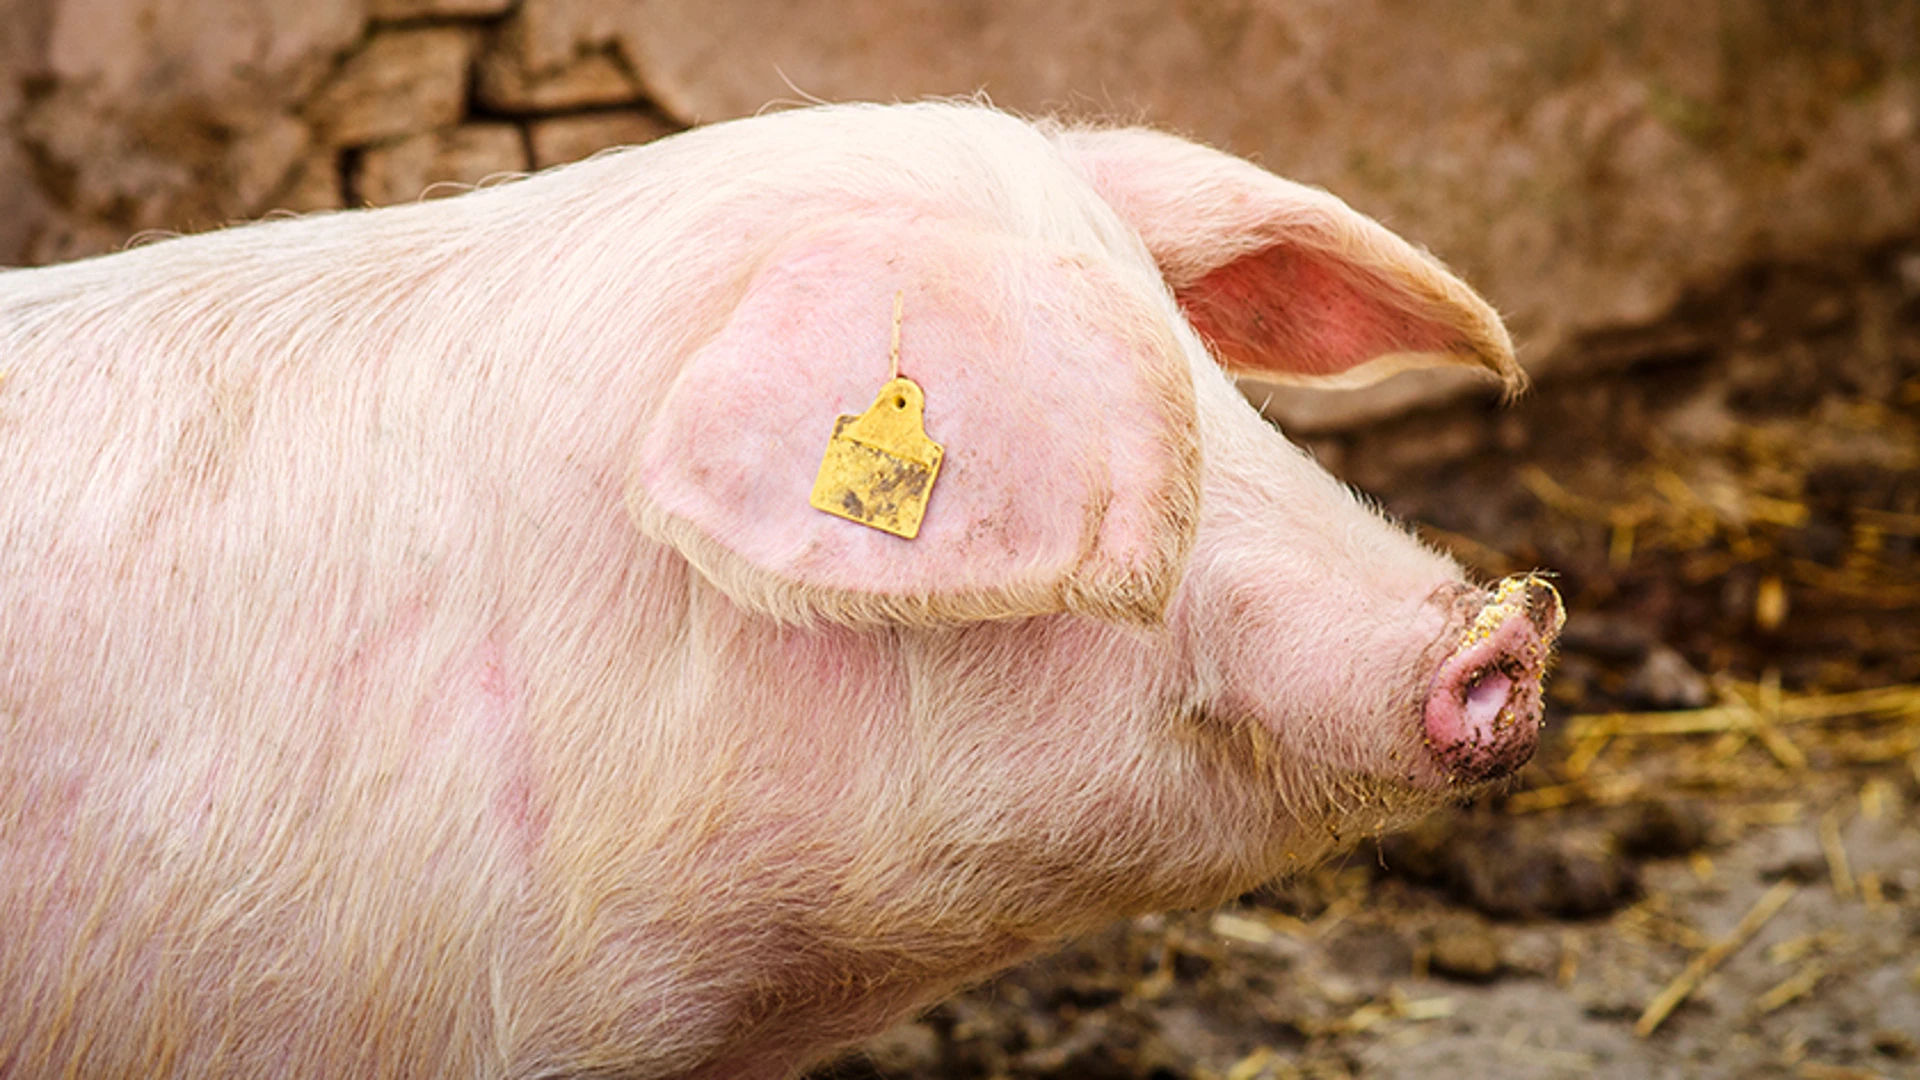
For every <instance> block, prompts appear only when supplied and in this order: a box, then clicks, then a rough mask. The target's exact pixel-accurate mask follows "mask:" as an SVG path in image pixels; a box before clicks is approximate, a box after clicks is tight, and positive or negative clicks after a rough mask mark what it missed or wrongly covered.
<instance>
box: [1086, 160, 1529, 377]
mask: <svg viewBox="0 0 1920 1080" xmlns="http://www.w3.org/2000/svg"><path fill="white" fill-rule="evenodd" d="M1058 138H1059V141H1060V145H1061V147H1062V149H1063V151H1064V152H1065V153H1066V154H1067V156H1068V158H1069V159H1070V160H1073V161H1075V162H1076V163H1077V164H1078V165H1079V167H1080V169H1081V171H1082V173H1083V174H1084V175H1085V176H1086V178H1087V179H1088V180H1089V181H1090V182H1091V183H1092V184H1093V186H1094V188H1095V189H1096V190H1098V191H1099V192H1100V194H1101V195H1102V196H1104V197H1105V198H1106V200H1107V202H1108V203H1109V204H1110V205H1112V207H1113V208H1114V209H1115V210H1117V211H1118V212H1119V214H1120V216H1121V217H1122V218H1123V219H1125V220H1126V221H1127V223H1128V224H1130V225H1132V226H1133V228H1134V229H1135V230H1136V231H1137V232H1138V233H1139V234H1140V238H1141V239H1142V240H1143V241H1145V242H1146V245H1147V249H1148V251H1150V252H1152V254H1153V257H1154V259H1155V261H1157V262H1158V263H1159V265H1160V270H1161V273H1162V274H1164V275H1165V277H1166V279H1167V283H1168V284H1169V285H1170V286H1171V287H1172V288H1173V292H1174V295H1175V297H1177V298H1178V299H1179V301H1180V306H1181V307H1182V308H1183V309H1184V310H1185V311H1186V313H1187V318H1188V320H1189V321H1190V322H1192V323H1193V326H1194V329H1196V330H1198V331H1199V332H1200V335H1201V337H1203V338H1204V339H1205V340H1206V341H1207V343H1208V345H1209V346H1210V347H1211V348H1212V349H1213V352H1214V355H1215V356H1216V357H1218V358H1219V360H1220V361H1221V363H1222V364H1224V365H1225V366H1226V367H1227V368H1229V369H1230V370H1232V371H1234V372H1236V373H1239V374H1249V375H1256V376H1259V377H1262V378H1266V379H1270V380H1274V381H1281V382H1295V381H1299V382H1312V383H1318V384H1321V385H1328V384H1332V385H1356V384H1361V383H1366V382H1371V381H1374V380H1376V379H1378V378H1382V377H1385V376H1386V375H1389V374H1392V373H1393V372H1394V371H1397V370H1400V369H1402V368H1406V367H1416V366H1425V365H1433V364H1459V365H1466V366H1469V367H1478V368H1481V369H1484V370H1485V371H1488V372H1490V373H1492V374H1494V375H1496V376H1498V377H1499V378H1500V379H1501V380H1502V381H1504V382H1505V383H1506V384H1507V387H1508V389H1509V390H1517V389H1518V388H1519V387H1520V386H1522V385H1523V384H1524V383H1525V378H1526V377H1525V375H1524V374H1523V373H1522V371H1521V370H1520V367H1519V365H1518V364H1517V363H1516V362H1515V361H1514V357H1513V342H1512V341H1511V339H1509V338H1508V336H1507V332H1506V329H1505V328H1504V327H1503V326H1501V324H1500V318H1499V316H1498V315H1496V314H1495V313H1494V311H1493V309H1492V308H1490V307H1489V306H1487V303H1486V301H1484V300H1482V299H1480V297H1479V296H1478V295H1476V294H1475V293H1474V292H1473V290H1471V289H1469V288H1468V287H1467V286H1466V285H1465V284H1464V283H1462V282H1461V281H1460V280H1459V279H1458V278H1455V277H1454V276H1453V275H1452V274H1450V273H1448V272H1447V270H1446V268H1445V267H1443V266H1441V265H1440V263H1439V262H1437V261H1436V260H1434V259H1433V258H1432V257H1430V256H1428V255H1426V254H1425V253H1423V252H1421V251H1420V250H1418V249H1416V248H1415V247H1413V246H1412V245H1411V244H1409V243H1407V242H1406V241H1404V240H1402V239H1400V238H1399V237H1398V236H1395V235H1394V234H1393V233H1391V232H1389V231H1387V229H1385V228H1384V227H1382V226H1381V225H1380V224H1379V223H1377V222H1375V221H1373V220H1372V219H1371V218H1368V217H1366V216H1364V215H1362V214H1360V213H1358V212H1356V211H1354V210H1353V209H1352V208H1351V207H1349V206H1347V205H1346V204H1345V203H1343V202H1341V201H1340V200H1339V199H1336V198H1334V197H1333V196H1331V195H1329V194H1327V193H1326V192H1324V191H1319V190H1316V189H1313V188H1308V187H1303V186H1301V185H1299V184H1295V183H1292V182H1290V181H1287V180H1282V179H1281V178H1279V177H1277V176H1274V175H1273V174H1271V173H1268V172H1266V171H1264V170H1262V169H1260V168H1257V167H1255V166H1253V165H1251V164H1249V163H1247V162H1245V161H1242V160H1240V159H1239V158H1235V157H1230V156H1228V155H1226V154H1222V153H1219V152H1217V151H1214V150H1209V149H1207V148H1205V147H1203V146H1198V145H1195V144H1194V143H1190V142H1187V141H1186V140H1184V139H1177V138H1174V137H1173V136H1170V135H1163V134H1160V133H1158V132H1153V131H1144V130H1122V131H1085V130H1082V131H1066V132H1062V133H1061V134H1060V135H1059V136H1058Z"/></svg>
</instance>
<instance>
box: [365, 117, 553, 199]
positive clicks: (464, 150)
mask: <svg viewBox="0 0 1920 1080" xmlns="http://www.w3.org/2000/svg"><path fill="white" fill-rule="evenodd" d="M526 171H527V148H526V142H525V140H524V139H523V138H522V137H521V134H520V129H519V128H518V127H516V126H514V125H512V124H464V125H462V126H460V127H457V128H449V129H447V130H445V131H429V132H424V133H422V134H419V135H411V136H408V137H407V138H405V139H402V140H400V141H399V142H395V143H387V144H384V145H381V146H374V147H369V148H368V149H367V150H366V152H365V153H364V154H362V155H361V157H360V165H359V169H358V170H357V171H356V172H355V173H354V176H353V194H354V196H355V197H356V198H357V199H358V200H359V201H360V202H363V203H365V204H367V205H369V206H391V205H393V204H394V203H403V202H412V201H414V200H415V199H419V198H422V197H429V198H431V197H437V196H445V195H455V194H458V193H459V192H461V191H463V190H465V189H466V188H467V187H468V186H471V185H474V184H478V183H479V182H480V181H482V180H485V179H486V178H487V177H490V176H499V175H502V174H514V173H523V172H526ZM435 184H441V185H445V186H443V187H441V188H439V189H437V190H429V189H430V188H431V187H432V185H435Z"/></svg>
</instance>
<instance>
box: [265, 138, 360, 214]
mask: <svg viewBox="0 0 1920 1080" xmlns="http://www.w3.org/2000/svg"><path fill="white" fill-rule="evenodd" d="M346 205H347V193H346V188H345V186H344V185H342V184H341V182H340V156H339V154H337V153H335V152H334V151H332V150H330V149H326V148H324V147H322V148H319V149H312V150H309V151H308V152H307V154H306V155H305V156H304V157H302V158H301V159H300V160H299V161H298V162H296V163H295V164H294V166H293V169H292V170H291V171H290V172H289V173H288V174H287V179H286V186H285V187H283V188H282V189H281V190H280V191H279V192H277V193H275V194H273V195H271V196H269V197H268V198H267V200H266V202H265V204H264V205H263V207H262V208H261V210H262V212H265V211H279V212H286V213H294V214H309V213H313V212H314V211H316V210H339V209H342V208H344V207H345V206H346Z"/></svg>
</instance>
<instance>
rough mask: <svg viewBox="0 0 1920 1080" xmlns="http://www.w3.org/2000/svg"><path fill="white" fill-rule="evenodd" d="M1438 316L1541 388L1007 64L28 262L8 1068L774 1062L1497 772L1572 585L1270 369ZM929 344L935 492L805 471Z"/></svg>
mask: <svg viewBox="0 0 1920 1080" xmlns="http://www.w3.org/2000/svg"><path fill="white" fill-rule="evenodd" d="M896 298H897V302H898V304H899V311H900V313H901V315H900V318H899V321H898V323H895V322H894V320H893V317H892V312H893V307H894V304H895V302H896ZM896 329H897V333H898V335H899V346H898V351H897V353H895V352H894V351H893V346H892V344H891V338H892V335H893V334H894V333H895V332H896ZM1420 363H1437V364H1452V365H1460V366H1464V367H1466V368H1469V369H1473V370H1478V371H1483V372H1486V373H1488V374H1489V375H1490V376H1491V377H1493V378H1496V379H1499V380H1502V381H1504V383H1505V384H1506V385H1508V386H1509V387H1517V386H1518V385H1519V384H1520V383H1521V381H1522V379H1523V376H1522V373H1521V369H1520V368H1519V367H1518V366H1517V365H1516V363H1515V360H1514V355H1513V349H1512V346H1511V343H1510V341H1509V338H1508V336H1507V333H1506V332H1505V330H1504V329H1503V328H1502V326H1501V323H1500V320H1499V318H1498V317H1497V316H1496V315H1495V313H1494V312H1493V311H1492V310H1491V309H1490V308H1489V307H1488V305H1487V304H1486V303H1485V302H1484V301H1483V300H1481V299H1480V298H1479V297H1478V296H1476V295H1475V294H1474V293H1473V292H1472V291H1471V290H1470V289H1468V287H1467V286H1465V285H1463V284H1462V283H1461V282H1460V281H1459V280H1457V279H1456V278H1455V277H1454V276H1452V275H1451V274H1450V273H1449V272H1448V271H1447V270H1446V269H1444V268H1443V267H1442V266H1441V265H1440V264H1439V263H1438V262H1436V261H1435V260H1434V259H1433V258H1431V257H1430V256H1428V255H1426V254H1424V253H1422V252H1421V251H1419V250H1416V249H1415V248H1414V247H1412V246H1411V245H1410V244H1408V243H1407V242H1406V241H1404V240H1402V239H1400V238H1398V237H1396V236H1394V235H1393V234H1392V233H1390V232H1388V231H1387V230H1386V229H1384V228H1383V227H1381V226H1380V225H1378V224H1376V223H1374V222H1373V221H1371V220H1369V219H1367V218H1365V217H1363V216H1361V215H1360V214H1358V213H1356V212H1355V211H1353V210H1351V209H1349V208H1348V207H1347V206H1346V205H1344V204H1343V203H1341V202H1340V201H1338V200H1337V199H1336V198H1334V197H1333V196H1331V195H1328V194H1326V193H1323V192H1321V191H1318V190H1314V189H1311V188H1307V187H1303V186H1300V185H1296V184H1293V183H1290V182H1287V181H1285V180H1282V179H1279V178H1278V177H1276V176H1274V175H1272V174H1270V173H1268V172H1265V171H1263V170H1261V169H1259V168H1257V167H1255V166H1253V165H1251V164H1249V163H1247V162H1244V161H1241V160H1239V159H1236V158H1233V157H1231V156H1229V155H1226V154H1223V153H1220V152H1217V151H1214V150H1211V149H1207V148H1204V147H1201V146H1199V145H1197V144H1194V143H1191V142H1187V141H1184V140H1181V139H1179V138H1176V137H1173V136H1170V135H1165V134H1159V133H1155V132H1152V131H1148V130H1140V129H1124V128H1119V129H1116V128H1092V127H1085V126H1075V125H1072V124H1067V123H1058V122H1034V121H1028V120H1023V119H1018V118H1015V117H1013V116H1010V115H1007V114H1004V113H1001V112H997V111H994V110H991V109H989V108H985V107H981V106H976V105H971V104H954V103H926V104H910V105H897V106H866V105H843V106H827V107H818V108H811V109H805V110H798V111H792V112H786V113H780V114H774V115H767V116H762V117H758V118H753V119H748V120H742V121H737V122H733V123H726V124H718V125H714V126H711V127H707V128H703V129H698V130H695V131H692V132H689V133H686V134H683V135H680V136H678V137H674V138H670V139H666V140H664V141H661V142H659V143H656V144H652V145H649V146H646V147H643V148H637V149H631V150H627V151H622V152H617V153H611V154H606V155H602V156H599V157H596V158H594V159H591V160H589V161H586V162H583V163H579V164H575V165H571V166H567V167H564V168H560V169H558V170H555V171H551V172H547V173H544V174H540V175H537V176H533V177H530V178H524V179H520V180H517V181H514V182H511V183H505V184H501V185H499V186H494V187H489V188H485V189H482V190H477V191H473V192H470V193H467V194H464V195H461V196H459V197H455V198H449V199H445V200H442V201H436V202H429V203H422V204H418V205H412V206H405V207H399V208H390V209H382V210H373V211H348V212H341V213H333V214H321V215H316V216H308V217H299V218H289V219H281V220H274V221H269V222H264V223H256V224H250V225H244V226H240V227H235V228H230V229H226V230H222V231H216V232H213V233H209V234H205V235H200V236H192V237H183V238H172V239H167V240H164V241H161V242H157V243H153V244H151V245H148V246H145V247H140V248H136V249H133V250H129V251H125V252H120V253H116V254H113V255H109V256H105V257H100V258H96V259H91V260H85V261H81V262H76V263H73V264H69V265H64V266H55V267H50V268H42V269H21V270H12V271H8V272H6V273H4V274H0V367H3V368H4V381H0V477H4V478H5V486H4V489H3V493H0V537H3V538H4V542H3V543H0V560H4V564H3V566H0V717H3V718H4V724H5V734H4V738H0V770H3V775H4V781H3V782H0V926H4V927H5V928H6V929H5V932H4V934H0V1074H4V1075H7V1076H21V1077H26V1076H45V1075H56V1074H58V1075H80V1076H127V1075H143V1076H162V1075H190V1076H282V1075H288V1074H290V1073H294V1072H298V1073H301V1074H307V1075H318V1076H338V1077H358V1076H387V1075H396V1076H397V1075H404V1076H411V1077H427V1076H448V1077H549V1076H566V1075H589V1074H590V1075H619V1076H627V1077H666V1076H674V1077H706V1078H718V1077H728V1078H733V1077H780V1076H786V1075H791V1074H792V1073H793V1072H795V1071H796V1070H799V1069H802V1068H805V1067H807V1066H808V1065H810V1064H812V1063H817V1062H819V1061H821V1060H823V1058H824V1057H825V1056H827V1055H830V1054H832V1053H834V1052H836V1050H838V1049H840V1048H844V1047H845V1046H847V1045H848V1044H850V1043H851V1042H853V1041H856V1040H858V1039H860V1038H861V1037H863V1036H866V1035H868V1034H870V1033H873V1032H876V1031H878V1030H880V1029H882V1028H883V1027H885V1026H886V1025H888V1024H889V1023H892V1022H895V1021H897V1020H899V1019H900V1018H902V1017H905V1016H908V1015H910V1014H911V1013H912V1012H913V1011H914V1010H916V1009H919V1008H924V1007H925V1006H926V1005H927V1004H928V1003H930V1002H933V1001H935V1000H937V999H938V998H939V997H940V996H941V995H942V994H944V993H948V992H951V991H952V990H953V989H954V988H956V987H958V986H960V985H963V984H965V983H967V982H969V981H972V980H978V979H980V978H982V977H984V976H985V975H987V974H989V973H991V972H993V971H995V970H997V969H999V968H1002V967H1004V966H1006V965H1008V964H1010V963H1012V962H1014V961H1016V960H1018V959H1020V958H1022V957H1026V956H1029V955H1031V954H1034V953H1035V952H1037V951H1039V950H1043V949H1045V948H1047V947H1049V946H1050V945H1053V944H1055V943H1058V942H1060V941H1061V940H1063V939H1064V938H1066V937H1069V936H1071V935H1074V934H1077V933H1082V932H1085V931H1087V930H1089V929H1091V928H1094V927H1097V926H1100V925H1102V924H1104V923H1107V922H1109V921H1110V920H1113V919H1116V918H1119V917H1124V916H1128V915H1133V914H1138V913H1143V912H1149V911H1154V910H1160V909H1168V908H1184V907H1196V906H1202V905H1210V904H1215V903H1218V902H1221V901H1222V900H1224V899H1226V898H1230V897H1233V896H1234V895H1236V894H1238V893H1241V892H1243V891H1244V890H1247V889H1248V888H1250V887H1252V886H1255V885H1256V884H1258V883H1261V882H1263V881H1266V880H1269V879H1272V878H1275V877H1277V876H1281V875H1285V874H1287V873H1289V872H1292V871H1296V870H1298V869H1299V868H1301V867H1304V866H1308V865H1310V864H1312V863H1313V862H1314V861H1315V860H1318V859H1321V858H1323V857H1324V856H1326V855H1327V854H1328V853H1329V852H1330V851H1334V850H1337V849H1339V848H1341V847H1342V846H1345V845H1347V844H1349V843H1351V842H1352V841H1353V840H1354V839H1355V838H1358V837H1364V836H1367V835H1370V834H1375V833H1378V832H1380V831H1382V830H1386V829H1390V828H1394V827H1396V826H1399V825H1402V824H1404V823H1406V822H1408V821H1410V820H1412V819H1413V818H1415V817H1417V816H1418V815H1420V814H1422V813H1425V812H1427V811H1429V810H1431V809H1433V808H1435V807H1437V806H1440V805H1443V804H1446V803H1447V802H1449V801H1450V800H1457V799H1460V798H1462V797H1466V796H1470V795H1472V794H1473V793H1475V792H1476V791H1479V790H1481V789H1482V788H1484V787H1485V785H1487V784H1489V783H1493V782H1496V781H1498V780H1499V779H1500V778H1502V777H1507V776H1511V775H1512V774H1513V772H1514V770H1516V769H1517V768H1519V766H1520V765H1521V764H1522V763H1523V762H1525V761H1526V760H1527V758H1528V756H1529V755H1530V754H1531V752H1532V750H1533V748H1534V745H1535V742H1536V739H1537V732H1538V728H1539V723H1540V710H1541V679H1542V677H1543V673H1544V671H1545V669H1546V667H1547V665H1548V662H1549V654H1550V652H1551V649H1552V646H1553V643H1554V639H1555V635H1556V633H1557V632H1558V630H1559V627H1560V623H1561V619H1562V614H1561V607H1560V603H1559V600H1558V598H1557V597H1556V596H1555V595H1554V593H1553V591H1552V590H1551V589H1550V588H1549V587H1547V585H1546V584H1545V583H1544V582H1543V581H1541V580H1540V579H1539V578H1538V577H1535V576H1526V577H1521V578H1515V579H1509V580H1507V581H1505V582H1502V583H1499V584H1497V585H1492V586H1488V585H1484V584H1480V583H1476V582H1474V581H1472V580H1469V578H1468V577H1467V576H1466V575H1465V574H1464V573H1463V571H1462V570H1461V569H1460V568H1459V567H1458V566H1456V565H1455V564H1454V563H1453V562H1452V561H1451V560H1450V559H1448V558H1447V557H1445V556H1444V555H1442V554H1440V553H1437V552H1435V551H1433V550H1430V549H1428V548H1426V547H1424V546H1422V545H1421V544H1420V543H1419V542H1418V541H1417V540H1416V539H1414V538H1413V537H1412V536H1410V535H1409V534H1407V533H1406V532H1405V531H1403V530H1402V529H1401V528H1399V527H1398V526H1396V525H1395V524H1393V523H1391V522H1389V521H1388V520H1386V519H1385V518H1384V517H1383V516H1382V515H1381V514H1379V513H1377V512H1376V511H1374V510H1373V509H1370V508H1369V507H1368V506H1367V505H1366V504H1365V503H1364V502H1363V501H1362V500H1359V499H1357V498H1356V497H1355V496H1354V495H1353V494H1352V493H1351V492H1350V491H1349V490H1347V489H1346V488H1345V487H1343V486H1342V485H1341V484H1340V483H1339V482H1337V481H1336V480H1335V479H1333V478H1332V477H1331V476H1329V475H1328V474H1327V473H1326V472H1324V471H1323V470H1322V469H1320V468H1319V467H1318V466H1317V465H1316V464H1315V463H1314V462H1313V461H1312V460H1311V459H1310V458H1309V457H1308V456H1307V455H1306V454H1304V453H1302V452H1301V451H1300V450H1298V449H1296V448H1295V447H1294V446H1293V445H1292V444H1290V443H1289V442H1288V441H1287V439H1286V438H1285V437H1284V436H1283V435H1282V434H1281V433H1279V432H1278V431H1277V430H1275V429H1274V428H1273V427H1272V426H1270V425H1269V424H1268V423H1266V422H1265V421H1264V420H1263V419H1262V417H1261V416H1260V415H1259V414H1258V413H1257V412H1256V411H1255V410H1254V409H1253V408H1252V407H1251V406H1250V405H1249V404H1248V403H1247V401H1246V399H1245V398H1243V397H1242V396H1241V395H1240V394H1239V393H1238V392H1237V391H1236V386H1235V382H1234V377H1236V376H1242V375H1246V376H1255V377H1258V378H1260V379H1263V380H1268V381H1296V382H1306V383H1317V384H1323V385H1348V384H1353V383H1356V382H1359V381H1363V380H1365V379H1368V378H1373V377H1378V376H1380V375H1382V374H1384V373H1387V372H1390V371H1392V370H1396V369H1399V368H1402V367H1406V366H1409V365H1412V364H1420ZM896 370H897V373H898V374H899V375H900V376H901V377H903V378H905V379H908V380H911V383H912V385H913V386H914V387H916V388H917V389H918V391H919V392H920V394H921V395H922V401H921V407H922V410H923V411H922V413H921V415H920V421H921V423H923V425H924V432H925V435H926V437H927V438H928V439H929V440H932V441H933V442H937V443H938V444H939V445H940V446H941V447H942V448H943V452H944V463H943V464H942V466H941V468H940V470H939V473H938V475H937V476H936V477H935V479H934V481H933V484H932V486H931V488H930V489H929V490H928V491H927V492H926V494H925V499H926V501H925V506H924V513H925V517H924V522H923V524H922V525H921V527H920V531H919V534H918V535H917V536H915V537H914V538H912V539H907V538H904V537H901V536H897V535H892V534H889V533H886V532H882V531H879V530H876V529H874V528H870V527H868V526H866V525H864V524H862V523H860V522H858V521H854V520H849V519H847V518H845V517H842V516H837V515H835V514H829V513H823V512H821V511H820V510H818V509H816V508H814V507H812V506H810V505H809V492H810V490H811V489H812V487H813V485H814V483H815V480H816V470H817V469H818V468H819V465H820V462H821V461H822V458H823V454H824V452H825V450H826V448H827V446H828V442H829V439H830V438H832V437H833V436H834V431H835V424H836V419H837V418H838V417H842V416H850V415H860V414H862V413H863V411H865V410H867V409H869V408H882V407H888V402H887V401H885V400H881V401H877V402H876V398H875V395H876V394H877V393H878V392H879V390H880V388H881V387H883V386H890V385H893V384H891V383H889V382H888V380H889V379H890V378H892V377H893V375H894V373H895V371H896ZM902 400H903V401H904V399H902ZM898 407H901V408H904V407H905V406H904V404H900V405H899V406H898Z"/></svg>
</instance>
